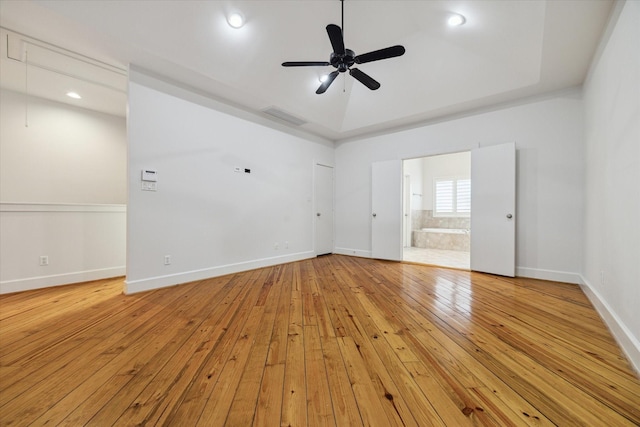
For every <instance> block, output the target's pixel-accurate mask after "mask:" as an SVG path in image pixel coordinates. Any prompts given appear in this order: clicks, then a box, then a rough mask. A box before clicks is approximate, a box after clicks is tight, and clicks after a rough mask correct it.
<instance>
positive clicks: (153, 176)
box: [142, 169, 158, 182]
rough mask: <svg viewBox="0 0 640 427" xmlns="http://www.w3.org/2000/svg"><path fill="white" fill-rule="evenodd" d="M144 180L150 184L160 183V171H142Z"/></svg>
mask: <svg viewBox="0 0 640 427" xmlns="http://www.w3.org/2000/svg"><path fill="white" fill-rule="evenodd" d="M142 180H143V181H148V182H156V181H158V171H156V170H153V169H142Z"/></svg>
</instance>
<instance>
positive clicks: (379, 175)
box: [371, 160, 402, 261]
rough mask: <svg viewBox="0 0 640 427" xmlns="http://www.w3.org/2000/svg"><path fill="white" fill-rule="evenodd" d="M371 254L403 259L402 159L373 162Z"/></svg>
mask: <svg viewBox="0 0 640 427" xmlns="http://www.w3.org/2000/svg"><path fill="white" fill-rule="evenodd" d="M371 208H372V209H371V256H372V257H373V258H377V259H388V260H392V261H401V260H402V161H400V160H389V161H385V162H376V163H373V164H372V165H371Z"/></svg>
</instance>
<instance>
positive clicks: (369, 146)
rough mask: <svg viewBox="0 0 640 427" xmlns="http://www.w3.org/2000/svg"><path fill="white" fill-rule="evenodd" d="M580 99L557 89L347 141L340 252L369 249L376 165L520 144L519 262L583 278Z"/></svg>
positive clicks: (532, 270) (341, 167) (339, 194)
mask: <svg viewBox="0 0 640 427" xmlns="http://www.w3.org/2000/svg"><path fill="white" fill-rule="evenodd" d="M583 137H584V135H583V114H582V100H581V97H580V93H579V92H570V93H565V94H558V95H556V96H555V97H553V98H550V99H542V100H537V101H531V102H530V103H528V104H523V105H517V106H512V107H508V108H504V109H501V110H497V111H492V112H486V113H481V114H476V115H472V116H469V117H465V118H460V119H456V120H451V121H446V122H441V123H436V124H432V125H425V126H423V127H420V128H416V129H410V130H406V131H402V132H397V133H394V134H391V135H383V136H377V137H372V138H366V139H363V140H358V141H351V142H345V143H341V144H339V145H338V146H337V148H336V154H335V156H336V157H335V161H336V251H337V252H338V253H345V254H353V253H356V254H359V255H362V256H370V254H371V237H370V233H371V215H370V209H371V163H372V162H376V161H383V160H391V159H407V158H415V157H422V156H429V155H435V154H443V153H452V152H460V151H466V150H470V149H472V148H474V147H476V146H477V145H478V144H480V145H482V146H485V145H491V144H496V143H502V142H512V141H515V142H516V149H517V177H516V179H517V193H518V195H517V212H516V214H517V217H516V218H517V219H518V222H517V227H516V267H517V270H516V271H517V273H518V275H521V276H530V277H541V278H547V279H554V280H564V281H567V282H573V283H578V282H579V281H580V278H579V272H580V271H581V244H582V221H583V217H582V215H583V214H582V206H583V178H584V155H583V152H584V145H583Z"/></svg>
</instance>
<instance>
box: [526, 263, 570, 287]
mask: <svg viewBox="0 0 640 427" xmlns="http://www.w3.org/2000/svg"><path fill="white" fill-rule="evenodd" d="M516 276H517V277H527V278H529V279H541V280H550V281H553V282H564V283H573V284H576V285H581V284H582V277H581V276H580V275H579V274H577V273H569V272H567V271H556V270H544V269H541V268H529V267H516Z"/></svg>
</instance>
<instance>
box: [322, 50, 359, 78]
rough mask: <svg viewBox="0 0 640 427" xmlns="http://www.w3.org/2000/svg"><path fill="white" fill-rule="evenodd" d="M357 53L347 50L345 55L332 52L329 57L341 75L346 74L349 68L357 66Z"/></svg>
mask: <svg viewBox="0 0 640 427" xmlns="http://www.w3.org/2000/svg"><path fill="white" fill-rule="evenodd" d="M355 57H356V53H355V52H354V51H352V50H351V49H345V50H344V54H336V53H335V52H332V53H331V55H330V56H329V63H331V65H333V66H334V67H335V68H337V69H338V71H340V72H341V73H344V72H346V71H347V70H348V69H349V67H351V66H352V65H353V64H355V62H356V61H355V59H354V58H355Z"/></svg>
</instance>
